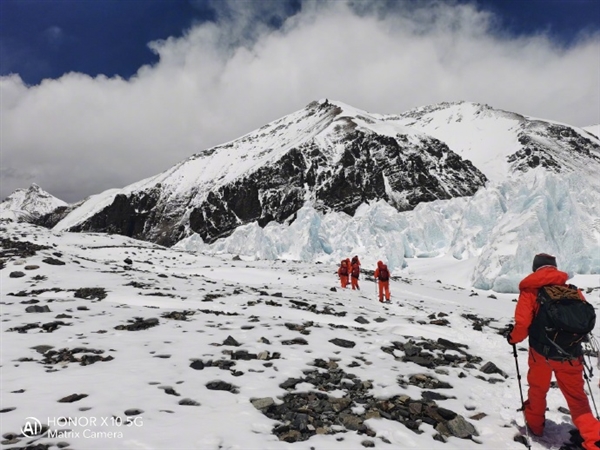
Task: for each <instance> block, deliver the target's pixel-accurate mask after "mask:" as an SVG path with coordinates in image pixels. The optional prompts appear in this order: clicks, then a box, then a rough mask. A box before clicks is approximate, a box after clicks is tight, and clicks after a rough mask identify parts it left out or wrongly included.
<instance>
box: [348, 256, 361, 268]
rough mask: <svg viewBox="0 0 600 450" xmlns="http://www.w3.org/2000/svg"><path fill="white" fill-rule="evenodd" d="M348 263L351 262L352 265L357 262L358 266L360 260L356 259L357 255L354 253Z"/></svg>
mask: <svg viewBox="0 0 600 450" xmlns="http://www.w3.org/2000/svg"><path fill="white" fill-rule="evenodd" d="M350 264H352V265H354V264H358V267H360V260H359V259H358V255H354V256H353V257H352V261H351V262H350Z"/></svg>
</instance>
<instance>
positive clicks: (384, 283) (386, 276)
mask: <svg viewBox="0 0 600 450" xmlns="http://www.w3.org/2000/svg"><path fill="white" fill-rule="evenodd" d="M373 276H374V277H375V279H376V280H377V284H378V287H379V301H380V302H381V303H383V297H384V295H385V301H386V302H388V303H389V302H390V296H391V295H390V271H389V269H388V267H387V266H386V265H385V264H384V263H383V262H382V261H377V269H375V273H374V274H373Z"/></svg>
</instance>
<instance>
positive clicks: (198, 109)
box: [0, 2, 600, 202]
mask: <svg viewBox="0 0 600 450" xmlns="http://www.w3.org/2000/svg"><path fill="white" fill-rule="evenodd" d="M237 3H239V2H233V3H232V2H230V3H228V5H229V7H232V5H235V4H237ZM380 5H381V4H372V5H370V6H369V5H368V4H367V6H364V5H363V7H362V8H358V7H355V6H353V4H352V3H346V2H325V3H317V4H314V5H312V6H310V5H309V4H303V5H302V9H300V10H299V11H298V12H297V13H296V14H295V15H293V16H291V17H289V18H287V19H286V20H285V22H283V23H281V24H280V26H277V27H273V26H267V25H265V24H260V26H259V27H257V28H254V29H248V28H247V27H246V28H242V29H245V30H246V31H245V32H244V33H243V34H232V33H230V32H231V30H232V29H236V27H235V26H236V25H238V24H239V23H240V21H242V22H243V23H249V21H248V18H249V17H255V15H256V11H252V10H250V11H240V10H229V12H227V11H226V10H223V11H222V12H221V13H220V16H219V17H220V21H219V22H216V23H204V24H201V25H198V26H195V27H194V28H192V29H190V30H189V31H188V33H187V34H186V35H185V36H184V37H182V38H178V39H175V38H170V39H167V40H164V41H160V42H154V43H151V44H150V46H151V48H152V49H153V50H154V51H155V52H157V54H158V55H159V57H160V60H159V62H158V63H157V64H156V65H154V66H151V67H150V66H145V67H141V68H140V70H139V71H138V73H137V74H136V76H134V77H132V78H131V79H129V80H123V79H120V78H112V79H109V78H106V77H96V78H91V77H89V76H86V75H83V74H77V73H71V74H67V75H65V76H63V77H61V78H60V79H57V80H45V81H44V82H43V83H41V84H40V85H39V86H25V85H24V84H23V83H22V81H21V80H20V79H19V77H18V76H16V75H13V76H8V77H2V78H1V79H0V90H1V95H2V99H3V101H2V105H1V108H2V111H1V113H2V125H1V127H2V128H1V130H0V131H1V132H2V136H3V142H2V147H3V148H2V152H3V164H2V178H3V184H2V192H0V197H5V196H6V195H8V194H9V193H10V192H12V191H13V190H14V189H15V188H18V187H25V186H27V185H29V184H30V183H31V181H35V182H37V183H38V184H40V185H42V186H44V188H45V189H47V190H48V191H49V192H51V193H52V194H53V195H56V196H57V197H59V198H62V199H64V200H66V201H69V202H73V201H77V200H80V199H82V198H83V197H85V196H87V195H90V194H92V193H95V192H99V191H101V190H103V189H106V188H109V187H120V186H123V185H126V184H129V183H131V182H132V181H135V180H138V179H141V178H144V177H147V176H151V175H154V174H155V173H158V172H160V171H162V170H164V169H165V168H167V167H169V166H171V165H173V164H175V163H176V162H177V161H180V160H181V159H183V158H185V157H188V156H189V155H191V154H193V153H196V152H198V151H200V150H202V149H205V148H209V147H212V146H214V145H217V144H219V143H222V142H226V141H229V140H231V139H234V138H236V137H238V136H240V135H242V134H244V133H246V132H248V131H249V130H252V129H255V128H257V127H259V126H261V125H263V124H264V123H267V122H269V121H271V120H273V119H274V118H276V117H280V116H282V115H283V114H286V113H287V112H289V111H291V110H295V109H297V108H299V107H301V106H302V105H305V104H307V103H308V102H309V101H311V100H313V99H315V98H324V97H330V98H340V99H344V101H346V102H348V103H350V104H353V105H356V106H358V107H360V108H362V109H365V110H368V111H377V112H380V113H402V112H404V111H406V110H408V109H410V108H413V107H417V106H421V105H425V104H431V103H439V102H442V101H456V100H468V101H474V102H481V103H488V104H493V105H494V106H496V107H498V108H502V109H507V110H510V111H519V112H520V113H523V114H527V115H532V116H537V117H544V118H551V119H555V120H559V121H561V122H565V123H570V124H574V125H579V126H585V125H590V124H594V123H598V122H600V119H599V118H598V110H599V103H600V91H599V89H600V88H599V86H598V83H597V80H598V77H599V69H598V67H599V59H600V56H599V55H598V52H597V48H598V41H599V37H598V36H597V35H587V36H582V37H581V39H580V40H579V41H578V42H577V43H576V44H574V45H572V46H569V47H563V46H559V45H556V44H555V43H554V42H553V41H552V40H551V39H549V38H548V37H547V36H544V35H538V36H530V37H518V38H515V37H511V36H507V35H504V34H502V33H500V32H499V31H498V30H497V28H496V27H495V23H494V17H493V16H492V15H491V14H490V13H488V12H484V11H482V10H479V9H477V8H476V7H474V6H473V5H469V4H465V5H447V4H441V3H433V4H430V3H428V2H426V3H422V5H425V6H426V7H425V6H424V7H410V8H408V9H403V8H401V7H399V6H396V7H391V8H390V7H389V5H387V8H386V9H385V14H384V11H383V10H382V9H381V6H380ZM402 5H405V3H404V2H402ZM279 16H282V15H281V14H280V15H279ZM274 17H275V18H276V17H277V14H275V15H274V16H269V18H270V19H273V18H274Z"/></svg>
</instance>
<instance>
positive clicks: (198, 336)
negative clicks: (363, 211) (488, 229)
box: [0, 206, 600, 450]
mask: <svg viewBox="0 0 600 450" xmlns="http://www.w3.org/2000/svg"><path fill="white" fill-rule="evenodd" d="M388 207H389V206H388ZM0 227H1V228H0V233H1V235H2V239H1V241H0V286H2V298H1V301H0V304H1V308H2V321H1V322H0V324H1V327H0V333H1V339H2V352H0V366H1V367H2V395H1V396H0V402H1V406H0V417H1V419H2V442H1V445H2V448H6V449H24V448H29V449H37V450H49V449H54V448H77V449H80V450H100V449H102V450H104V449H123V450H128V449H141V448H145V449H156V450H163V449H164V450H167V449H169V450H170V449H198V450H207V449H215V450H216V449H265V450H284V449H290V448H294V449H300V450H309V449H315V450H358V449H364V448H377V449H389V450H392V449H399V448H402V449H421V450H423V449H428V450H452V449H454V450H482V449H497V450H503V449H507V450H508V449H511V450H513V449H519V448H525V447H523V446H522V444H520V443H518V442H515V441H514V438H515V436H518V435H520V434H521V433H523V432H524V428H523V416H522V412H521V411H519V407H520V405H521V400H520V397H519V384H518V380H517V366H516V363H517V364H518V367H520V370H521V374H523V373H524V372H525V371H526V367H527V351H526V349H527V344H526V343H523V344H521V345H518V346H517V347H518V349H519V351H518V355H517V359H516V360H515V357H513V354H512V352H511V347H510V346H509V345H508V344H507V343H506V341H505V339H504V338H503V337H502V336H501V335H500V334H499V333H500V332H501V331H502V330H503V329H504V328H505V326H506V325H507V324H508V323H509V322H511V319H512V316H513V312H514V307H515V303H514V299H515V295H513V294H494V295H490V294H489V293H488V292H483V291H479V290H474V289H463V288H460V287H458V286H457V285H463V284H466V283H468V282H469V280H468V277H467V276H465V275H466V272H465V271H464V270H463V268H462V265H463V262H461V261H459V260H451V259H448V260H440V259H439V258H436V259H425V258H420V259H416V260H415V261H411V264H410V266H411V268H412V274H411V276H410V277H404V276H395V277H393V279H392V280H391V282H390V284H391V293H392V303H391V304H389V305H388V304H381V303H379V302H378V301H377V298H376V295H375V291H374V283H373V282H372V278H371V273H372V272H371V271H372V269H373V268H374V267H373V266H371V267H369V266H368V265H366V264H364V263H363V273H362V275H361V278H360V287H361V289H360V290H358V291H352V290H350V289H341V288H339V285H338V280H337V276H336V265H335V264H317V263H303V262H298V261H289V262H285V261H281V260H280V261H276V262H273V261H268V260H260V261H253V260H250V259H246V258H241V259H239V260H238V259H237V258H231V257H230V256H228V257H210V256H206V255H197V254H192V253H186V252H182V251H177V250H176V249H173V248H166V247H161V246H159V245H156V244H152V243H149V242H143V241H138V240H133V239H130V238H127V237H123V236H118V235H107V234H96V233H62V232H60V233H59V232H55V231H52V230H48V229H45V228H41V227H36V226H33V225H30V224H26V223H25V224H23V223H6V224H3V225H0ZM505 251H506V252H508V249H505ZM432 265H435V266H437V274H436V275H439V276H441V277H442V278H446V277H447V276H448V275H449V274H451V275H452V277H453V279H454V280H455V281H456V284H454V283H452V284H447V283H444V282H439V281H437V280H436V278H435V276H436V275H434V274H433V273H432V267H431V266H432ZM572 282H573V283H575V284H577V285H578V286H580V287H581V288H583V289H584V291H585V293H586V296H587V298H588V300H589V301H590V302H591V303H592V304H594V305H596V306H597V305H598V304H599V303H600V297H599V294H600V289H599V288H598V279H597V276H593V275H583V276H582V275H579V276H577V277H575V278H574V279H573V280H572ZM598 326H600V325H598ZM597 331H598V327H597V328H596V332H597ZM588 359H589V362H590V363H591V365H592V366H593V367H596V364H597V357H596V353H594V354H593V356H591V357H589V358H588ZM521 383H523V389H524V390H526V389H527V381H526V379H525V377H523V380H522V381H521ZM591 383H592V385H594V386H595V385H596V384H597V378H596V377H594V378H593V379H592V380H591ZM594 396H596V397H597V390H596V389H594ZM596 403H598V402H597V401H596ZM547 407H548V410H547V412H546V427H545V433H544V436H543V437H541V438H533V439H532V442H531V449H532V450H542V449H551V450H558V449H559V447H561V445H562V444H563V443H564V442H566V441H569V440H570V438H571V435H570V431H571V430H573V425H572V422H571V420H570V417H569V414H568V412H565V410H566V402H565V400H564V398H563V397H562V395H561V394H560V392H559V390H558V389H550V392H549V394H548V405H547ZM567 448H569V449H578V448H579V447H577V446H570V447H567Z"/></svg>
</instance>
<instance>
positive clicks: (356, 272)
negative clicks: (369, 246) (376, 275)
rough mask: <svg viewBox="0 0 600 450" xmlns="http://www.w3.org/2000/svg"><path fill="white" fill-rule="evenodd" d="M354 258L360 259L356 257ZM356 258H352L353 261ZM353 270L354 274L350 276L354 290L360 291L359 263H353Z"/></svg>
mask: <svg viewBox="0 0 600 450" xmlns="http://www.w3.org/2000/svg"><path fill="white" fill-rule="evenodd" d="M354 258H356V259H358V258H357V257H356V256H355V257H354ZM354 258H352V261H354ZM351 268H352V272H351V274H350V282H351V284H352V290H353V291H354V290H359V291H360V287H359V286H358V277H359V276H360V264H359V263H357V262H353V263H352V267H351Z"/></svg>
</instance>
